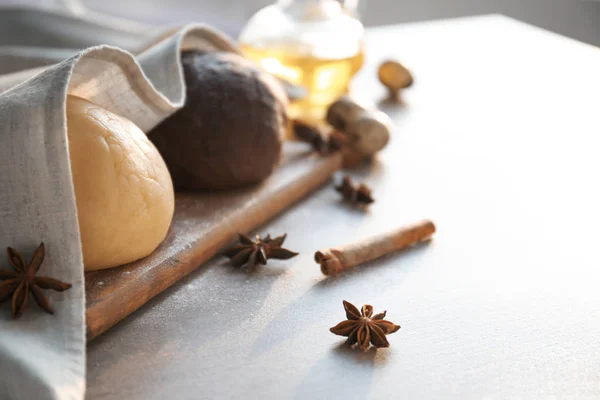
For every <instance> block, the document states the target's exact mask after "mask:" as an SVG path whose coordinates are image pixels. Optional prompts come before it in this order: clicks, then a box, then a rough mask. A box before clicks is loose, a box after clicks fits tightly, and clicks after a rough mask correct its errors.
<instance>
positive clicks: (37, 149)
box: [0, 25, 237, 400]
mask: <svg viewBox="0 0 600 400" xmlns="http://www.w3.org/2000/svg"><path fill="white" fill-rule="evenodd" d="M189 48H195V49H199V50H204V51H237V49H236V47H235V46H234V45H233V44H232V43H231V42H230V41H229V40H228V39H227V38H225V37H224V36H222V35H221V34H220V33H218V32H216V31H214V30H212V29H210V28H209V27H206V26H201V25H192V26H185V27H183V28H181V29H178V30H176V31H174V32H170V33H169V34H167V35H161V37H160V38H157V39H156V40H155V41H154V44H153V45H152V46H151V47H149V48H148V49H146V50H145V51H143V52H142V53H141V54H140V55H139V56H138V57H137V59H136V58H135V57H134V56H133V55H131V54H130V53H128V52H126V51H124V50H120V49H118V48H115V47H110V46H98V47H93V48H89V49H86V50H84V51H81V52H79V53H77V54H76V55H74V56H72V57H70V58H69V59H67V60H65V61H63V62H61V63H60V64H57V65H54V66H52V67H49V68H46V69H35V70H28V71H21V72H18V73H14V74H10V75H4V76H0V138H1V139H2V146H0V171H2V172H1V174H0V220H1V221H2V224H0V248H6V247H8V246H11V247H14V248H15V249H17V250H18V251H20V252H22V253H23V254H24V255H25V257H26V258H27V260H29V258H30V257H31V255H32V254H33V251H34V250H35V248H36V247H37V246H38V245H39V244H40V242H44V243H45V245H46V258H45V260H44V263H43V264H42V266H41V268H40V272H39V273H40V275H44V276H51V277H53V278H56V279H59V280H61V281H64V282H68V283H71V284H72V285H73V287H72V288H71V289H70V290H68V291H66V292H63V293H54V292H52V293H50V292H48V297H49V298H50V301H51V302H52V304H53V306H54V309H55V314H54V315H49V314H46V313H44V312H43V311H42V310H41V309H38V308H36V307H35V305H31V304H30V306H29V307H28V309H27V310H26V311H25V313H24V315H23V316H22V317H21V318H20V319H18V320H14V321H13V320H11V316H10V304H3V305H2V306H0V398H2V399H42V400H43V399H52V400H56V399H60V400H63V399H76V400H80V399H82V398H83V396H84V392H85V304H84V303H85V288H84V275H83V263H82V253H81V242H80V236H79V228H78V222H77V215H76V206H75V195H74V190H73V183H72V179H71V170H70V162H69V153H68V141H67V132H66V126H67V125H66V109H65V104H66V96H67V94H74V95H77V96H80V97H83V98H85V99H88V100H90V101H91V102H93V103H95V104H98V105H99V106H101V107H104V108H106V109H108V110H110V111H112V112H114V113H116V114H118V115H121V116H123V117H126V118H128V119H130V120H131V121H133V122H134V123H135V124H137V125H138V126H139V127H140V128H141V129H142V130H143V131H144V132H148V131H149V130H150V129H152V128H153V127H154V126H156V125H157V124H158V123H159V122H161V121H162V120H163V119H165V118H166V117H168V116H169V115H171V114H172V113H173V112H175V111H176V110H177V109H178V108H180V107H181V106H182V105H183V103H184V102H185V83H184V79H183V73H182V69H181V65H180V59H179V53H180V51H181V49H189ZM0 62H1V60H0ZM6 267H8V262H7V260H6V259H2V258H0V268H6ZM8 303H10V302H8Z"/></svg>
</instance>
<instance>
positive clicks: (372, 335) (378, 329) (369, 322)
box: [329, 300, 400, 351]
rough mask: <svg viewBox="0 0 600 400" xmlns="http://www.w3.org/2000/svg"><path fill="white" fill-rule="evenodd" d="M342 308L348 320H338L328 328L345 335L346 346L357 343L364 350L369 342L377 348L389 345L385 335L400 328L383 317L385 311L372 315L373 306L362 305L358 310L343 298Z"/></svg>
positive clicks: (337, 333)
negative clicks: (338, 321)
mask: <svg viewBox="0 0 600 400" xmlns="http://www.w3.org/2000/svg"><path fill="white" fill-rule="evenodd" d="M344 309H345V310H346V318H348V320H346V321H342V322H340V323H339V324H337V325H336V326H334V327H333V328H331V329H329V330H330V331H331V332H332V333H335V334H336V335H339V336H347V337H348V340H346V344H347V345H348V346H354V345H356V344H357V343H358V347H360V348H361V350H364V351H366V350H367V349H368V348H369V346H370V345H371V344H372V345H373V346H375V347H377V348H379V347H389V346H390V343H389V342H388V341H387V338H386V337H385V335H389V334H391V333H394V332H396V331H397V330H398V329H400V326H399V325H396V324H394V323H392V322H390V321H386V320H385V319H384V318H385V314H386V312H385V311H384V312H382V313H379V314H376V315H373V306H370V305H364V306H363V307H362V310H361V311H360V312H359V311H358V308H356V307H355V306H354V305H353V304H351V303H349V302H347V301H346V300H344Z"/></svg>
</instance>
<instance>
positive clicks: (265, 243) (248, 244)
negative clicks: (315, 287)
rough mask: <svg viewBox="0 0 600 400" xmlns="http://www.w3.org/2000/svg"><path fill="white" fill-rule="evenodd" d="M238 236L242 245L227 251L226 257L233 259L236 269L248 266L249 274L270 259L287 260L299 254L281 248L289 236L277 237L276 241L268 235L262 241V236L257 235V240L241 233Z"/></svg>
mask: <svg viewBox="0 0 600 400" xmlns="http://www.w3.org/2000/svg"><path fill="white" fill-rule="evenodd" d="M238 236H239V240H240V244H239V245H237V246H234V247H232V248H231V249H229V250H227V251H226V252H225V255H226V256H227V257H229V258H230V259H231V263H232V264H233V265H234V266H236V267H241V266H242V265H244V264H248V272H250V271H253V270H254V269H255V268H256V265H257V264H262V265H266V264H267V260H268V259H270V258H273V259H277V260H287V259H290V258H292V257H296V256H297V255H298V253H294V252H293V251H291V250H288V249H284V248H283V247H281V245H283V242H284V240H285V238H286V236H287V234H283V235H281V236H277V237H276V238H274V239H272V238H271V235H267V236H265V237H264V238H262V239H261V237H260V235H256V239H255V240H252V239H250V238H249V237H248V236H246V235H243V234H241V233H239V234H238Z"/></svg>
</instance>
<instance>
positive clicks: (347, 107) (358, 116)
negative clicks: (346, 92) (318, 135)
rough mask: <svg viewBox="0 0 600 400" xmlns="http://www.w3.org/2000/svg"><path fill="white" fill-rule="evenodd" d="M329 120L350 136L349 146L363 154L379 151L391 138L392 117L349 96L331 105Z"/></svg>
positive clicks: (369, 154) (328, 114) (336, 127)
mask: <svg viewBox="0 0 600 400" xmlns="http://www.w3.org/2000/svg"><path fill="white" fill-rule="evenodd" d="M327 122H329V123H330V124H331V125H332V126H333V127H334V128H335V129H337V130H339V131H341V132H343V133H344V134H345V135H346V136H347V137H348V141H347V144H348V147H350V148H351V149H352V150H354V151H355V152H357V153H359V154H362V155H363V156H371V155H373V154H375V153H377V152H378V151H380V150H381V149H383V148H384V147H385V146H386V145H387V143H388V141H389V139H390V130H391V121H390V118H389V117H388V116H387V115H386V114H385V113H383V112H381V111H379V110H375V109H371V108H368V107H365V106H362V105H360V104H359V103H357V102H355V101H354V100H353V99H352V98H350V97H349V96H344V97H342V98H340V99H338V100H337V101H335V102H334V103H333V104H331V105H330V106H329V109H328V110H327Z"/></svg>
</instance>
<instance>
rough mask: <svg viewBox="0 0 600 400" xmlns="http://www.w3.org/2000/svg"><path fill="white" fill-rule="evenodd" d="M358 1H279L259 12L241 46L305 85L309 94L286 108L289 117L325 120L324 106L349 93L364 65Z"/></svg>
mask: <svg viewBox="0 0 600 400" xmlns="http://www.w3.org/2000/svg"><path fill="white" fill-rule="evenodd" d="M356 4H357V1H356V0H352V1H346V2H345V4H342V3H340V2H339V1H337V0H279V1H277V2H276V3H275V4H272V5H270V6H267V7H265V8H263V9H262V10H260V11H258V12H257V13H256V14H255V15H254V16H253V17H252V18H251V19H250V20H249V22H248V23H247V25H246V27H245V28H244V29H243V31H242V33H241V35H240V38H239V44H240V47H241V49H242V51H243V52H244V53H245V54H246V56H247V57H248V58H250V59H251V60H253V61H255V62H256V63H258V64H259V65H260V66H261V67H262V68H264V69H265V70H267V71H269V72H270V73H272V74H274V75H277V76H279V77H281V78H283V79H286V80H288V81H290V82H292V83H294V84H297V85H300V86H303V87H304V88H305V89H306V91H307V93H308V95H307V96H306V97H304V98H303V99H301V100H298V101H295V102H293V103H292V104H291V106H290V116H291V117H292V118H300V119H304V120H313V119H316V120H319V119H322V118H323V117H324V114H325V112H326V109H327V106H328V105H329V104H331V103H332V102H334V101H335V100H336V99H337V98H339V97H340V96H342V95H343V94H345V93H347V92H348V85H349V83H350V80H351V79H352V77H353V76H354V75H355V74H356V72H357V71H358V70H359V69H360V68H361V67H362V65H363V61H364V53H363V36H364V28H363V26H362V24H361V22H360V21H359V20H358V19H357V18H356V17H355V9H356Z"/></svg>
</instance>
